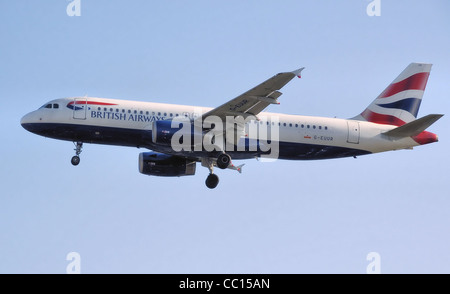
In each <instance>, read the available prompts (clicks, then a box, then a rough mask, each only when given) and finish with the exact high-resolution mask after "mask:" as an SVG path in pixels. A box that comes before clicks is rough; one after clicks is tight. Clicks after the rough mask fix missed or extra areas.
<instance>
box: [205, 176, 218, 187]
mask: <svg viewBox="0 0 450 294" xmlns="http://www.w3.org/2000/svg"><path fill="white" fill-rule="evenodd" d="M205 184H206V187H208V188H210V189H214V188H215V187H217V184H219V177H218V176H217V175H215V174H209V176H208V177H207V178H206V181H205Z"/></svg>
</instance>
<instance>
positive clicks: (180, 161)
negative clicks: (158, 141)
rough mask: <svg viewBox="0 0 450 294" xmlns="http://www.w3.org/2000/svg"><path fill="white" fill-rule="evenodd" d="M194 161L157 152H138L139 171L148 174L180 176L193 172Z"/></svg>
mask: <svg viewBox="0 0 450 294" xmlns="http://www.w3.org/2000/svg"><path fill="white" fill-rule="evenodd" d="M195 167H196V162H195V161H192V160H188V159H186V158H183V157H178V156H174V155H168V154H163V153H157V152H143V153H140V154H139V172H140V173H142V174H144V175H149V176H161V177H181V176H191V175H194V174H195Z"/></svg>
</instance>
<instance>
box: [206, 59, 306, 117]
mask: <svg viewBox="0 0 450 294" xmlns="http://www.w3.org/2000/svg"><path fill="white" fill-rule="evenodd" d="M303 69H304V67H302V68H300V69H297V70H295V71H292V72H283V73H279V74H277V75H275V76H273V77H271V78H270V79H268V80H267V81H265V82H263V83H261V84H259V85H258V86H256V87H254V88H253V89H251V90H249V91H247V92H245V93H244V94H242V95H240V96H238V97H236V98H234V99H232V100H230V101H228V102H227V103H225V104H222V105H221V106H219V107H216V108H214V109H212V110H210V111H208V112H207V113H205V114H204V115H203V116H202V119H205V118H206V117H208V116H212V115H214V116H218V117H220V118H221V119H222V120H223V121H225V119H226V117H227V116H233V117H234V116H243V117H244V118H246V117H248V116H256V115H257V114H258V113H260V112H261V111H263V110H264V109H265V108H266V107H267V106H269V105H270V104H279V103H278V100H277V98H278V97H280V96H281V94H282V93H281V92H279V91H278V90H280V89H281V88H283V87H284V86H285V85H286V84H287V83H288V82H289V81H290V80H292V79H293V78H294V77H295V76H298V77H299V78H300V73H301V72H302V70H303Z"/></svg>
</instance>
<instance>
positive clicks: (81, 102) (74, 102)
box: [67, 101, 117, 105]
mask: <svg viewBox="0 0 450 294" xmlns="http://www.w3.org/2000/svg"><path fill="white" fill-rule="evenodd" d="M73 104H83V105H86V104H88V105H117V104H114V103H106V102H95V101H72V102H70V103H69V104H67V105H73Z"/></svg>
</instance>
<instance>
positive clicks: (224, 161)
mask: <svg viewBox="0 0 450 294" xmlns="http://www.w3.org/2000/svg"><path fill="white" fill-rule="evenodd" d="M230 162H231V157H230V155H228V154H226V153H222V154H220V155H219V157H217V167H218V168H221V169H226V168H227V167H228V166H229V165H230Z"/></svg>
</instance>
